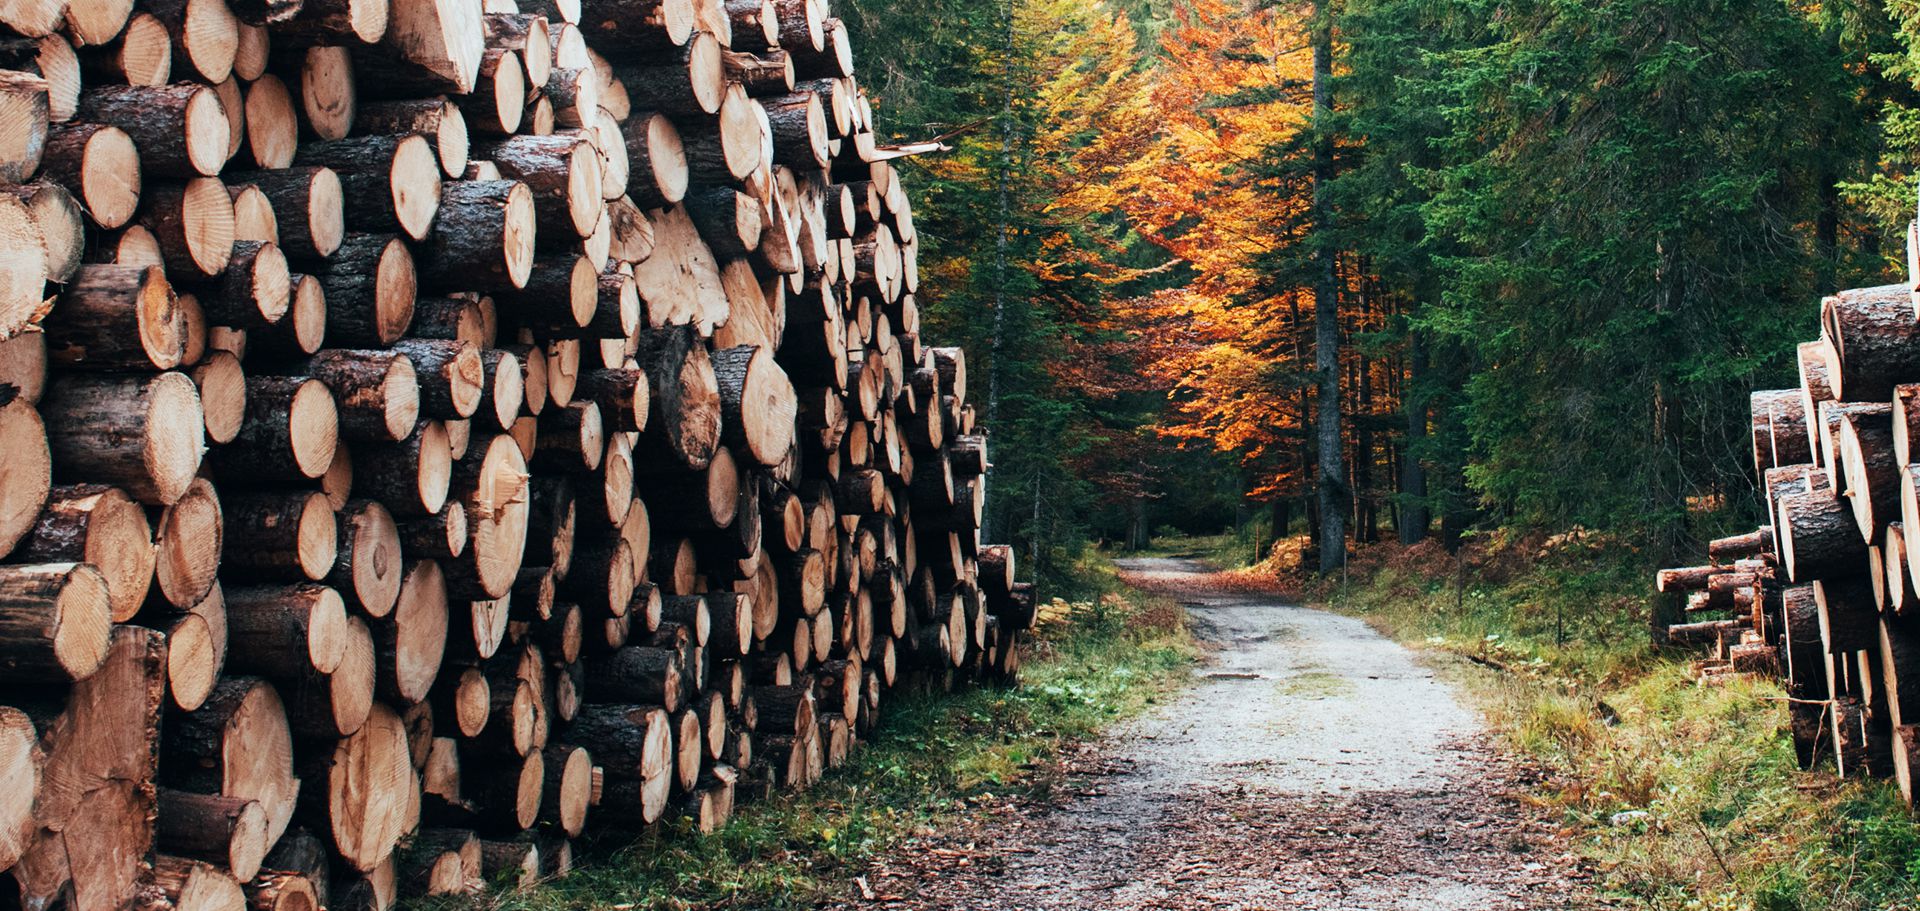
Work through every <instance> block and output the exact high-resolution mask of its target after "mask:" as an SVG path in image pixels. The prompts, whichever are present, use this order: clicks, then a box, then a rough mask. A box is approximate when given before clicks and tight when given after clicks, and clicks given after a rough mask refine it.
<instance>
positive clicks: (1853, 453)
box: [1835, 410, 1900, 542]
mask: <svg viewBox="0 0 1920 911" xmlns="http://www.w3.org/2000/svg"><path fill="white" fill-rule="evenodd" d="M1893 423H1894V421H1893V416H1892V414H1891V413H1889V412H1885V411H1879V410H1875V411H1871V412H1865V411H1863V412H1854V413H1849V414H1847V415H1845V416H1844V417H1843V423H1842V424H1841V426H1840V437H1839V439H1838V440H1837V441H1836V444H1835V446H1836V450H1837V452H1836V455H1837V457H1838V458H1837V459H1836V461H1837V462H1838V464H1839V465H1840V468H1841V475H1842V476H1843V477H1844V478H1845V479H1846V483H1845V484H1844V485H1843V486H1842V489H1843V490H1844V491H1845V495H1846V497H1847V500H1848V501H1849V504H1850V505H1851V506H1852V509H1853V517H1854V522H1855V523H1856V524H1857V525H1859V527H1860V532H1861V537H1862V539H1863V540H1865V541H1868V542H1873V541H1877V540H1879V538H1880V537H1881V536H1882V535H1883V534H1884V533H1885V531H1886V525H1887V523H1888V522H1890V521H1892V520H1894V519H1895V518H1898V517H1899V514H1900V469H1899V466H1898V464H1897V463H1896V462H1895V459H1894V451H1893Z"/></svg>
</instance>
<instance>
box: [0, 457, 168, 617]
mask: <svg viewBox="0 0 1920 911" xmlns="http://www.w3.org/2000/svg"><path fill="white" fill-rule="evenodd" d="M46 503H47V505H46V507H45V508H44V509H43V510H41V512H40V514H39V516H38V518H36V519H34V520H32V527H31V529H30V530H29V532H28V533H27V535H26V536H25V537H24V538H23V539H21V541H20V544H19V546H18V547H17V548H15V550H14V552H13V558H14V559H16V560H19V561H22V562H26V563H87V564H91V565H92V566H94V567H95V568H97V569H99V570H100V573H101V575H102V577H103V578H104V579H105V581H106V585H107V594H108V599H109V604H110V617H111V619H112V621H113V622H115V623H125V622H127V621H128V620H131V619H133V616H134V614H136V613H138V612H139V610H140V605H141V604H142V602H144V601H145V600H146V596H147V589H148V587H149V586H150V585H151V584H152V582H153V572H154V542H153V528H152V526H151V525H149V524H148V523H147V516H146V512H145V511H144V510H142V509H141V508H140V506H139V505H138V504H136V503H135V502H133V500H132V499H131V498H129V497H128V496H127V495H126V493H125V492H124V491H122V490H120V489H118V488H115V487H105V486H101V485H85V484H82V485H66V486H62V487H58V488H53V489H52V491H51V492H50V493H49V494H48V496H47V501H46Z"/></svg>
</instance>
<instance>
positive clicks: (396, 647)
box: [373, 560, 448, 705]
mask: <svg viewBox="0 0 1920 911" xmlns="http://www.w3.org/2000/svg"><path fill="white" fill-rule="evenodd" d="M447 628H448V607H447V587H446V580H445V576H444V575H443V574H442V573H441V571H440V564H438V563H437V562H435V561H432V560H417V561H414V562H413V563H412V564H410V565H409V566H408V567H407V572H406V576H405V578H404V579H403V580H402V582H401V585H400V591H399V596H398V601H397V603H396V606H395V608H394V610H393V612H392V613H390V614H389V615H388V616H386V617H384V618H382V619H380V620H379V621H377V622H375V623H374V624H373V633H374V645H375V648H376V649H377V652H378V657H379V663H378V665H377V667H378V687H379V689H378V693H379V695H380V696H381V698H383V699H387V700H390V701H393V702H396V703H398V704H401V705H412V704H414V703H417V702H421V701H423V700H425V699H426V698H427V695H428V693H429V692H430V691H431V690H432V687H433V681H434V678H435V677H436V676H438V674H439V672H440V662H441V660H442V658H443V657H444V655H445V652H446V643H447Z"/></svg>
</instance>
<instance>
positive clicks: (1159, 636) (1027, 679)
mask: <svg viewBox="0 0 1920 911" xmlns="http://www.w3.org/2000/svg"><path fill="white" fill-rule="evenodd" d="M1041 615H1042V622H1041V623H1039V624H1038V625H1037V629H1036V631H1035V632H1036V640H1035V641H1034V642H1033V643H1031V644H1030V645H1029V646H1028V649H1029V650H1028V652H1027V655H1028V659H1027V662H1026V664H1025V665H1024V667H1023V668H1022V676H1023V681H1024V683H1023V685H1022V686H1021V687H1019V688H1015V689H1004V688H991V689H971V690H967V691H964V692H961V693H958V694H953V695H947V694H940V695H926V694H920V695H912V696H900V697H896V698H897V700H898V701H896V702H893V703H890V704H886V705H884V706H883V709H882V712H883V721H882V728H881V731H880V732H879V736H877V737H876V738H874V740H873V741H872V742H869V743H867V744H864V745H863V746H861V747H860V748H858V749H857V750H856V751H855V754H854V758H853V759H852V760H851V761H850V762H849V763H848V764H847V765H846V766H844V767H842V768H841V769H839V770H836V771H834V772H832V773H830V774H829V775H828V777H827V779H826V780H825V781H823V782H822V783H820V784H819V785H817V786H815V787H814V788H813V789H812V790H810V791H807V792H804V793H800V794H789V795H782V796H780V797H777V798H774V799H772V800H770V801H765V802H761V803H756V804H751V805H747V806H744V807H742V808H741V809H740V810H739V812H738V813H736V815H735V816H734V819H733V821H732V822H731V823H729V824H728V825H727V826H726V827H725V828H723V829H721V830H720V831H719V832H716V833H714V834H712V835H707V836H701V835H697V834H695V833H692V832H689V831H687V827H686V823H685V822H684V821H681V822H678V823H668V824H664V825H661V826H657V827H656V828H655V829H654V830H653V831H649V832H646V833H642V834H640V835H638V836H635V835H632V834H627V835H621V834H618V833H615V834H611V835H604V836H601V837H599V838H598V839H597V840H594V841H590V842H587V843H585V844H584V845H583V847H584V848H585V851H584V859H583V863H582V865H581V866H580V867H578V868H576V870H575V871H574V873H573V875H572V876H570V877H568V878H566V879H563V880H559V881H557V882H554V883H551V884H549V885H548V886H546V887H545V888H542V889H539V890H536V891H533V892H530V893H523V894H496V895H493V896H491V897H490V901H491V902H492V904H493V905H494V906H495V907H497V908H501V909H528V911H549V909H551V911H559V909H569V911H571V909H585V908H608V909H613V908H618V909H621V911H626V909H635V911H639V909H700V908H740V909H747V908H751V909H787V908H811V907H814V906H815V905H816V904H817V903H818V902H819V901H820V900H821V899H823V898H825V897H827V896H830V895H835V894H845V893H844V888H845V885H846V882H847V880H848V879H849V878H850V877H852V876H854V875H856V874H858V873H860V872H861V871H862V870H863V869H864V865H865V864H866V863H867V862H868V861H869V860H870V859H872V858H873V857H875V856H876V855H877V854H878V853H880V852H882V851H885V850H887V849H888V848H890V847H894V846H897V845H899V844H900V843H901V842H903V841H904V840H906V839H908V838H911V837H914V836H917V835H923V834H927V833H930V832H932V831H934V830H936V829H938V828H939V827H941V826H944V825H949V824H952V823H954V822H956V821H958V820H960V819H962V818H964V817H965V815H966V814H967V813H968V812H969V811H970V810H971V809H972V808H973V807H975V806H977V805H979V804H981V803H983V802H987V801H991V800H993V799H995V798H1001V797H1008V796H1012V795H1022V794H1030V795H1034V796H1040V792H1044V790H1045V789H1046V788H1047V787H1048V785H1049V784H1050V783H1051V780H1052V779H1051V777H1050V776H1049V775H1047V774H1046V771H1047V765H1048V763H1049V761H1050V760H1052V759H1053V758H1054V757H1055V756H1056V754H1058V753H1059V751H1060V749H1061V748H1062V747H1063V746H1065V745H1067V744H1070V743H1072V742H1074V741H1076V740H1080V739H1083V738H1087V737H1091V736H1093V735H1095V734H1097V733H1099V732H1100V731H1101V730H1102V729H1103V728H1105V727H1106V726H1108V725H1110V724H1112V723H1113V722H1114V721H1117V720H1119V719H1121V718H1124V717H1126V716H1128V715H1131V714H1133V713H1135V712H1138V711H1140V710H1141V709H1143V708H1145V707H1146V706H1148V705H1150V704H1152V703H1153V702H1154V701H1155V700H1156V699H1157V698H1158V697H1159V696H1160V695H1161V694H1163V693H1165V692H1166V691H1167V690H1168V689H1169V688H1171V687H1173V686H1175V685H1177V683H1178V682H1179V681H1181V680H1184V679H1185V677H1186V671H1187V667H1188V665H1190V664H1191V663H1192V661H1193V659H1194V656H1195V652H1194V649H1193V644H1192V640H1191V638H1190V637H1189V636H1188V635H1187V631H1186V628H1185V626H1184V624H1183V623H1182V622H1181V617H1182V616H1183V615H1182V614H1181V612H1180V611H1179V609H1178V608H1176V607H1174V606H1173V605H1172V604H1170V603H1168V602H1165V601H1161V600H1157V599H1149V598H1145V597H1138V596H1135V597H1125V596H1120V595H1107V596H1103V597H1101V598H1099V599H1098V600H1095V601H1089V602H1080V603H1075V604H1065V603H1063V602H1054V603H1053V604H1051V605H1047V606H1044V607H1043V608H1042V612H1041ZM636 839H637V840H636Z"/></svg>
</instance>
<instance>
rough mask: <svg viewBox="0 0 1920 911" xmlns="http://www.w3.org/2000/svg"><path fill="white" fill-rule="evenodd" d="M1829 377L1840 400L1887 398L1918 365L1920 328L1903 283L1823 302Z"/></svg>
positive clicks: (1919, 359)
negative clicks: (1915, 321)
mask: <svg viewBox="0 0 1920 911" xmlns="http://www.w3.org/2000/svg"><path fill="white" fill-rule="evenodd" d="M1820 327H1821V330H1822V332H1823V336H1824V338H1825V340H1826V342H1827V343H1828V347H1827V349H1826V351H1825V354H1826V356H1827V358H1828V360H1827V365H1826V366H1827V377H1828V381H1829V383H1830V384H1831V385H1832V388H1833V393H1834V397H1835V398H1836V399H1838V400H1840V401H1885V400H1887V399H1889V398H1891V397H1892V395H1893V387H1894V386H1895V385H1896V384H1897V383H1898V382H1899V381H1900V380H1901V379H1902V378H1904V377H1910V376H1913V375H1915V374H1914V368H1915V367H1920V329H1916V328H1915V327H1914V319H1913V301H1912V297H1911V295H1910V294H1909V293H1908V288H1907V287H1906V286H1905V285H1886V286H1883V287H1878V288H1859V289H1853V290H1849V291H1842V292H1840V293H1839V294H1836V295H1833V296H1831V297H1828V298H1826V299H1825V300H1823V301H1822V302H1821V305H1820Z"/></svg>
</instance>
